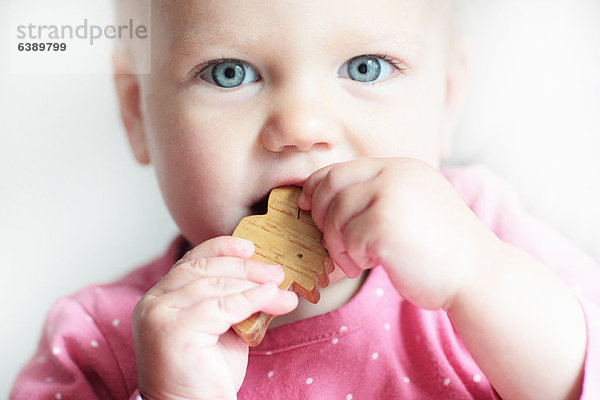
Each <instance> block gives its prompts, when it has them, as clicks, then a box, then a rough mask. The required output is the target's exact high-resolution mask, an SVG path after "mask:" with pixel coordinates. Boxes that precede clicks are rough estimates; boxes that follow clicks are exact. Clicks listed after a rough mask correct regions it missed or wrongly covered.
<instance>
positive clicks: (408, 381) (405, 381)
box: [402, 376, 410, 383]
mask: <svg viewBox="0 0 600 400" xmlns="http://www.w3.org/2000/svg"><path fill="white" fill-rule="evenodd" d="M402 380H403V381H404V383H410V378H409V377H408V376H405V377H404V379H402Z"/></svg>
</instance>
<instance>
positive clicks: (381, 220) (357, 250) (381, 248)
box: [342, 208, 401, 269]
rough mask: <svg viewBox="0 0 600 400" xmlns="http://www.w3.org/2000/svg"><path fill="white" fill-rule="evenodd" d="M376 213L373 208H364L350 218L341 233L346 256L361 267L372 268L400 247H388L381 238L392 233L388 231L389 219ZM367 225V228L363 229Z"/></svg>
mask: <svg viewBox="0 0 600 400" xmlns="http://www.w3.org/2000/svg"><path fill="white" fill-rule="evenodd" d="M385 219H386V218H385V217H382V216H381V214H378V213H377V212H376V211H375V210H374V208H370V209H368V210H366V211H365V212H364V213H362V214H360V215H358V216H357V217H356V218H354V219H352V220H350V221H349V222H348V224H347V225H346V228H345V229H344V233H343V234H342V242H343V246H344V248H345V249H346V251H347V254H348V257H349V258H350V259H352V261H354V263H355V264H356V265H360V266H361V268H362V269H369V268H373V267H375V266H376V265H379V264H380V263H381V262H382V260H385V259H386V257H388V256H389V254H391V253H392V251H393V252H398V251H401V249H389V246H386V245H385V242H384V240H383V238H385V237H386V235H387V236H389V235H393V234H394V233H393V232H390V231H388V228H386V227H388V226H389V221H385ZM365 226H369V227H370V228H369V229H365Z"/></svg>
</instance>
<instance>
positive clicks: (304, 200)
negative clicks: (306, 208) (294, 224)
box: [298, 192, 306, 207]
mask: <svg viewBox="0 0 600 400" xmlns="http://www.w3.org/2000/svg"><path fill="white" fill-rule="evenodd" d="M305 202H306V196H305V195H304V192H302V193H300V197H298V205H299V206H300V207H302V206H303V205H304V203H305Z"/></svg>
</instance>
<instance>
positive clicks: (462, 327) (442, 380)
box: [12, 0, 600, 400]
mask: <svg viewBox="0 0 600 400" xmlns="http://www.w3.org/2000/svg"><path fill="white" fill-rule="evenodd" d="M126 6H130V7H129V8H127V7H126ZM119 7H122V8H121V9H120V11H121V13H122V14H124V13H127V12H132V11H133V12H135V10H136V0H129V1H121V2H119ZM455 7H456V4H455V2H453V1H449V0H439V1H436V0H378V1H375V2H372V1H371V2H365V1H357V0H320V1H282V0H252V1H242V0H197V1H175V0H171V1H166V0H155V1H153V2H152V16H153V19H152V52H151V60H152V73H151V74H148V75H142V74H137V73H136V72H137V68H139V65H140V64H139V61H138V60H142V59H144V57H145V55H144V54H142V52H143V50H142V49H141V48H138V47H130V48H125V49H119V50H117V51H116V52H115V56H114V66H115V73H116V74H115V82H116V87H117V92H118V97H119V101H120V106H121V113H122V118H123V122H124V125H125V128H126V130H127V134H128V138H129V142H130V145H131V148H132V151H133V153H134V154H135V157H136V159H137V160H138V161H139V162H140V163H142V164H149V163H151V164H152V165H153V166H154V168H155V171H156V175H157V178H158V181H159V183H160V187H161V190H162V194H163V197H164V199H165V202H166V204H167V206H168V208H169V210H170V212H171V214H172V216H173V218H174V220H175V222H176V223H177V225H178V226H179V228H180V230H181V234H182V235H181V236H180V237H179V238H177V239H176V240H175V241H174V242H173V244H172V245H171V247H170V248H169V250H168V252H167V253H166V254H165V255H164V256H163V257H161V258H160V259H158V260H156V261H155V262H153V263H152V264H150V265H147V266H145V267H143V268H140V269H138V270H136V271H134V272H132V273H131V274H130V275H128V276H126V277H124V278H123V279H121V280H120V281H118V282H115V283H112V284H109V285H100V286H95V287H90V288H86V289H84V290H82V291H81V292H79V293H77V294H76V295H74V296H71V297H68V298H65V299H63V300H61V301H59V302H58V303H57V304H56V305H55V306H54V308H53V310H52V311H51V313H50V315H49V316H48V320H47V327H46V328H45V330H44V334H43V337H42V340H41V342H40V347H39V349H38V352H37V354H36V356H35V357H34V358H33V359H32V361H31V362H30V363H29V364H28V365H27V366H26V367H25V369H24V370H23V372H22V373H21V375H20V377H19V378H18V380H17V383H16V385H15V388H14V389H13V393H12V398H13V399H15V400H16V399H37V398H39V399H42V398H43V399H92V398H100V399H110V398H116V399H140V398H144V399H147V400H151V399H160V400H182V399H234V398H236V396H237V398H240V399H297V398H301V399H305V398H306V399H307V398H311V399H312V398H314V399H395V398H399V399H455V398H461V399H467V398H476V399H494V398H495V399H497V398H503V399H576V398H580V397H582V398H590V399H591V398H595V399H597V398H600V385H599V383H600V347H599V344H598V343H599V340H600V295H599V294H598V292H597V290H596V291H595V290H594V287H596V288H597V287H598V283H599V282H600V280H599V279H598V269H597V268H596V266H595V265H594V263H593V262H592V261H591V259H589V258H588V257H586V256H585V255H583V254H581V253H580V252H578V251H577V250H575V249H573V248H572V247H571V246H570V245H569V244H567V243H565V242H564V241H563V239H561V238H560V237H559V236H557V235H555V234H553V233H551V232H548V231H547V230H545V228H543V227H542V226H541V225H540V224H538V223H536V222H534V221H533V220H531V219H530V218H529V217H527V216H526V215H525V214H523V212H522V211H521V209H520V208H519V207H518V205H517V204H516V203H515V201H514V197H513V196H511V195H510V193H508V192H507V191H506V190H505V188H504V187H503V186H502V185H501V184H500V183H499V182H498V181H497V180H496V179H495V178H494V177H493V176H492V175H491V174H490V173H489V172H486V170H484V169H483V168H481V167H464V168H453V169H444V170H443V171H440V163H441V161H443V159H444V157H445V156H447V155H448V153H449V152H450V147H451V136H452V132H453V130H454V125H455V123H456V121H457V118H458V116H459V113H460V109H461V103H462V96H463V94H464V92H465V90H464V81H465V61H464V54H463V52H462V51H461V46H460V45H459V42H458V40H457V37H456V35H455V31H456V26H455V13H456V9H455ZM282 185H298V186H302V187H303V189H302V194H301V196H300V199H299V200H298V206H299V207H300V208H302V209H304V210H310V211H311V212H312V217H313V220H314V222H315V224H316V226H317V227H318V228H319V230H321V231H322V232H323V243H324V246H325V247H326V248H327V250H328V251H329V255H330V257H331V259H332V261H333V262H334V263H335V266H336V269H335V271H334V272H333V273H332V275H331V276H330V280H331V285H330V286H329V287H328V288H325V289H322V291H321V301H320V302H319V303H318V304H317V305H313V304H310V303H308V302H306V301H304V300H303V299H298V297H297V296H296V295H295V294H294V293H293V292H290V291H284V290H280V289H279V288H278V286H277V285H278V284H279V283H281V281H282V280H283V271H282V269H281V268H280V267H279V266H271V265H266V264H264V263H261V262H258V261H254V260H250V257H251V256H252V255H253V252H254V246H253V244H252V243H251V242H249V241H246V240H243V239H239V238H234V237H232V236H230V235H231V233H232V232H233V230H234V228H235V226H236V225H237V223H238V222H239V220H240V219H241V218H243V217H244V216H247V215H250V214H252V213H254V212H255V210H256V209H257V208H259V207H260V205H261V203H262V202H263V201H264V199H265V196H266V195H267V194H268V193H269V191H270V190H271V189H272V188H275V187H278V186H282ZM259 311H264V312H267V313H270V314H274V315H280V316H279V317H278V318H276V319H275V320H274V322H273V323H272V324H271V328H270V330H269V331H268V332H267V334H266V337H265V339H264V341H263V342H262V343H261V344H260V345H259V346H257V347H253V348H249V347H248V346H247V345H246V344H245V343H244V342H242V341H241V340H240V338H239V337H238V336H237V335H236V334H235V333H234V332H233V331H232V330H231V329H230V328H231V326H232V325H235V324H237V323H239V322H240V321H243V320H245V319H246V318H248V317H249V316H250V315H252V314H254V313H256V312H259Z"/></svg>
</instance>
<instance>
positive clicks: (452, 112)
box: [441, 41, 470, 159]
mask: <svg viewBox="0 0 600 400" xmlns="http://www.w3.org/2000/svg"><path fill="white" fill-rule="evenodd" d="M469 66H470V47H469V45H468V43H467V42H464V41H460V42H458V41H457V42H456V43H454V44H453V45H452V48H451V51H450V54H449V60H448V72H447V77H446V104H445V118H444V122H443V124H442V131H441V137H442V149H441V153H442V159H444V158H447V157H448V156H449V155H450V153H451V151H452V144H453V141H454V132H455V130H456V126H457V125H458V122H459V121H460V118H461V116H462V114H463V111H464V107H465V102H466V97H467V91H468V86H469V85H468V84H469V77H470V68H469Z"/></svg>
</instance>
